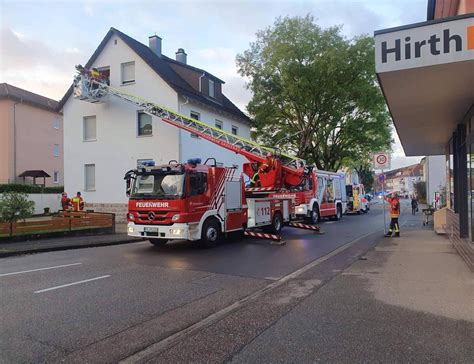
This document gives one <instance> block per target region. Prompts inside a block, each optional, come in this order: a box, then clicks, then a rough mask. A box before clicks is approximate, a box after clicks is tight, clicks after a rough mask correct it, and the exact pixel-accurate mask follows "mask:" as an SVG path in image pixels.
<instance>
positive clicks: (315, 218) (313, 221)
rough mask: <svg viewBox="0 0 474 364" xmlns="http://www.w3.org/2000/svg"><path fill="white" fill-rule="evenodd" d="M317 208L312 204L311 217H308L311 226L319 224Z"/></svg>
mask: <svg viewBox="0 0 474 364" xmlns="http://www.w3.org/2000/svg"><path fill="white" fill-rule="evenodd" d="M319 219H320V217H319V207H318V205H316V204H314V205H313V210H312V211H311V215H310V216H309V223H311V224H313V225H314V224H317V223H318V222H319Z"/></svg>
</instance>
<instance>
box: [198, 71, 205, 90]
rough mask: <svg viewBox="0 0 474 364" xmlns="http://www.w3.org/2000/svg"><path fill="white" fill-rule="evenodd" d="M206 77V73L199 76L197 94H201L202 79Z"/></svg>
mask: <svg viewBox="0 0 474 364" xmlns="http://www.w3.org/2000/svg"><path fill="white" fill-rule="evenodd" d="M205 75H206V72H203V73H202V75H201V76H199V92H202V78H203V77H204V76H205Z"/></svg>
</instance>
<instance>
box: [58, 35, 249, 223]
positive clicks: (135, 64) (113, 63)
mask: <svg viewBox="0 0 474 364" xmlns="http://www.w3.org/2000/svg"><path fill="white" fill-rule="evenodd" d="M183 53H184V51H183ZM177 58H178V53H177ZM185 62H186V58H185V57H184V60H183V58H182V57H181V62H177V61H175V60H171V59H170V58H168V57H166V56H164V55H161V39H160V38H158V37H156V36H154V37H150V47H148V46H145V45H143V44H141V43H139V42H137V41H135V40H134V39H132V38H130V37H128V36H126V35H125V34H123V33H121V32H120V31H118V30H116V29H114V28H112V29H111V30H110V31H109V32H108V33H107V35H106V37H105V38H104V40H103V41H102V43H101V44H100V45H99V48H98V49H97V50H96V52H95V53H94V55H93V56H92V57H91V59H90V60H89V62H88V63H87V64H86V67H87V68H89V69H91V68H97V69H98V70H99V71H100V72H101V73H102V72H104V73H105V74H107V76H109V80H110V86H112V87H114V88H117V89H119V90H120V91H123V92H125V93H128V94H133V95H136V96H139V97H141V98H143V99H145V100H147V101H151V102H154V103H157V104H160V105H162V106H164V107H166V108H168V109H171V110H176V111H178V112H180V113H181V114H184V115H187V116H191V117H194V118H198V119H199V120H201V121H203V122H205V123H207V124H210V125H213V126H218V127H219V126H220V127H222V128H223V129H224V130H226V131H228V132H229V133H232V132H234V133H237V134H238V135H239V136H242V137H244V138H250V120H249V119H248V118H247V117H246V116H245V114H243V113H242V112H241V111H240V110H238V109H237V107H235V106H234V105H233V104H232V103H231V102H230V101H229V100H228V99H227V98H225V96H224V95H222V93H221V84H222V83H223V81H221V80H219V79H217V78H216V77H215V76H213V75H212V74H209V73H207V72H205V71H203V70H200V69H196V68H194V67H192V66H188V65H187V64H186V63H185ZM180 63H181V64H180ZM196 79H199V82H198V83H196V82H194V81H195V80H196ZM211 87H212V88H214V89H211ZM213 96H214V97H213ZM60 108H61V109H62V110H63V115H64V145H65V147H64V165H65V167H64V184H65V190H66V192H68V193H69V194H75V193H76V192H77V191H80V192H81V193H82V196H83V197H84V200H85V201H86V206H87V208H91V209H94V210H96V211H109V212H115V213H116V215H117V216H116V220H117V222H121V221H122V222H124V221H125V216H126V202H127V197H126V195H125V182H124V180H123V177H124V175H125V173H126V172H127V171H129V170H131V169H134V168H136V167H137V165H138V164H140V163H141V162H142V161H144V160H153V161H155V163H156V164H165V163H168V162H169V161H170V160H177V161H185V160H187V159H188V158H191V157H200V158H202V160H203V162H204V161H205V159H206V158H211V157H212V158H216V160H217V161H218V162H222V163H224V165H237V166H239V168H241V166H242V163H243V162H244V158H243V157H241V156H239V155H236V154H235V153H232V152H230V151H227V150H225V149H223V148H221V147H218V146H216V145H214V144H212V143H210V142H208V141H206V140H203V139H201V138H198V137H196V136H191V135H190V134H189V133H187V132H185V131H181V130H179V129H177V128H176V127H174V126H171V125H168V124H166V123H164V122H163V121H161V120H160V119H159V118H157V117H151V116H149V115H147V114H144V113H142V112H141V110H138V109H137V108H136V107H135V106H134V105H133V104H129V103H127V102H125V101H122V100H120V99H118V98H115V97H109V98H108V99H107V100H106V101H105V102H102V103H97V104H93V103H88V102H85V101H81V100H78V99H75V98H74V97H73V96H72V90H71V89H70V90H69V91H68V93H66V95H65V96H64V98H63V100H61V102H60Z"/></svg>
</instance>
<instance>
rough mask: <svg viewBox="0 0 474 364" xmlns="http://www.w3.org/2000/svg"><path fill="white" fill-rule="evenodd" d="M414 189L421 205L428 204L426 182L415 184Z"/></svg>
mask: <svg viewBox="0 0 474 364" xmlns="http://www.w3.org/2000/svg"><path fill="white" fill-rule="evenodd" d="M413 187H414V188H415V191H416V196H417V197H418V200H419V201H420V202H421V203H426V182H425V181H418V182H415V183H413Z"/></svg>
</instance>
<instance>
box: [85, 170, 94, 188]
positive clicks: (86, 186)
mask: <svg viewBox="0 0 474 364" xmlns="http://www.w3.org/2000/svg"><path fill="white" fill-rule="evenodd" d="M91 166H92V167H93V168H94V182H93V183H94V185H93V186H88V185H87V167H91ZM84 191H95V164H94V163H88V164H84Z"/></svg>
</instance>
